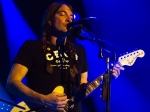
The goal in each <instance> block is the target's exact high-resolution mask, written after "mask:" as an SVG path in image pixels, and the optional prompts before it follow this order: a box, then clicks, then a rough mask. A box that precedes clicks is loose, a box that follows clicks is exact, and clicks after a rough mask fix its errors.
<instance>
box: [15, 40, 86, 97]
mask: <svg viewBox="0 0 150 112" xmlns="http://www.w3.org/2000/svg"><path fill="white" fill-rule="evenodd" d="M73 46H74V48H75V49H76V53H77V54H76V60H77V62H78V63H77V70H78V73H79V74H78V75H74V74H73V73H72V67H73V62H72V60H71V58H70V57H69V56H68V54H67V52H66V51H58V47H56V46H54V45H52V44H49V45H48V50H47V52H46V53H45V52H44V50H43V48H42V47H43V43H42V41H40V40H27V41H26V42H24V44H23V45H22V46H21V48H20V50H19V52H18V54H17V56H16V58H15V59H14V61H13V62H14V63H19V64H22V65H24V66H26V67H27V68H28V73H27V75H26V80H27V85H28V87H29V88H31V89H33V90H34V91H36V92H39V93H41V94H45V95H46V94H49V93H51V92H52V91H53V89H54V88H55V87H56V86H58V85H62V86H63V87H64V89H65V93H66V94H67V95H68V96H69V97H71V96H72V95H74V93H75V92H77V90H78V87H79V82H80V75H81V73H84V72H86V71H87V69H88V68H87V62H86V53H85V49H84V47H83V46H82V45H80V44H73ZM61 60H62V62H63V66H62V64H61ZM47 61H49V62H50V64H51V65H50V66H52V67H53V73H52V74H50V73H49V72H47V70H46V64H47ZM68 85H69V87H68ZM68 91H69V92H68Z"/></svg>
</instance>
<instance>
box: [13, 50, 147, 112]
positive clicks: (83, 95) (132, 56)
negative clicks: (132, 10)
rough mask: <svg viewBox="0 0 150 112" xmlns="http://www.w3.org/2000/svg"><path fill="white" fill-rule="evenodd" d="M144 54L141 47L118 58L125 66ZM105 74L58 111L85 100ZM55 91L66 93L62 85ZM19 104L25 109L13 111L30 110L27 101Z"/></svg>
mask: <svg viewBox="0 0 150 112" xmlns="http://www.w3.org/2000/svg"><path fill="white" fill-rule="evenodd" d="M144 55H145V53H144V51H143V50H141V49H140V50H136V51H133V52H131V53H127V54H125V55H123V56H120V57H119V58H118V62H117V63H118V64H119V65H121V66H124V65H126V66H132V65H133V64H134V62H135V61H136V59H137V58H138V57H140V58H142V57H144ZM103 75H104V74H101V75H100V76H98V77H97V78H96V79H95V80H94V81H92V82H90V83H88V84H87V85H86V86H85V87H83V88H82V89H80V90H79V91H78V92H77V93H76V94H75V96H73V97H71V98H70V99H68V101H67V104H66V105H65V107H64V108H63V109H62V110H58V112H71V110H72V108H73V107H74V105H76V104H77V103H78V102H80V101H81V100H83V99H84V98H86V97H87V96H88V95H89V94H90V93H91V92H93V91H94V90H95V89H96V88H98V87H99V86H100V85H101V83H102V81H103ZM53 92H57V93H64V88H63V87H62V86H57V87H56V88H55V89H54V90H53ZM18 105H19V106H23V107H24V108H25V110H21V109H19V108H17V107H14V108H13V109H12V110H11V112H25V111H30V108H29V107H28V106H27V105H26V104H25V102H23V101H22V102H20V103H19V104H18ZM43 107H44V106H43ZM44 108H45V107H44ZM32 110H33V109H32ZM32 112H36V111H32ZM50 112H51V111H50Z"/></svg>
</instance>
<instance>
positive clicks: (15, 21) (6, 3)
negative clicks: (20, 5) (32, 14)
mask: <svg viewBox="0 0 150 112" xmlns="http://www.w3.org/2000/svg"><path fill="white" fill-rule="evenodd" d="M2 11H3V16H4V22H5V29H6V36H7V43H8V48H9V54H10V55H9V56H10V64H11V62H12V60H13V59H14V57H15V55H16V53H17V51H18V49H19V48H20V46H21V45H22V43H23V42H24V41H25V40H27V39H36V35H35V34H34V32H33V31H32V29H31V28H30V27H29V26H28V24H27V23H26V21H25V20H24V18H23V17H22V15H21V14H20V12H19V10H18V9H17V8H16V6H15V4H14V3H13V1H12V0H2Z"/></svg>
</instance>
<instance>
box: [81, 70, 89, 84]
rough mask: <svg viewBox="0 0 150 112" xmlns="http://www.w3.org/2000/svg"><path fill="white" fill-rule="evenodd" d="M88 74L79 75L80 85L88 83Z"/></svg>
mask: <svg viewBox="0 0 150 112" xmlns="http://www.w3.org/2000/svg"><path fill="white" fill-rule="evenodd" d="M87 78H88V72H84V73H82V74H81V80H80V85H81V84H83V83H88V80H87Z"/></svg>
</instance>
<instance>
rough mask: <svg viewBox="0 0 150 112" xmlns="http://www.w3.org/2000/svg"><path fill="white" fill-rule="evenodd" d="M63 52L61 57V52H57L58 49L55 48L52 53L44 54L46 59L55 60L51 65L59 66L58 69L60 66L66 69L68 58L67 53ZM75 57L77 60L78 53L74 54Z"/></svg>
mask: <svg viewBox="0 0 150 112" xmlns="http://www.w3.org/2000/svg"><path fill="white" fill-rule="evenodd" d="M63 54H64V56H63V57H62V54H58V50H56V51H53V54H51V53H47V54H46V59H47V60H48V61H53V60H55V64H52V65H51V66H53V67H55V66H56V67H59V68H60V69H62V68H63V69H68V67H70V65H69V58H68V55H67V54H66V53H65V52H64V53H63ZM59 56H60V57H62V58H61V59H62V63H63V67H62V66H61V62H60V58H59ZM75 59H76V60H78V55H77V54H75Z"/></svg>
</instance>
